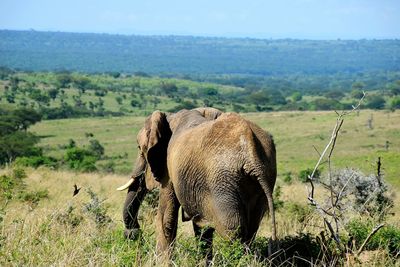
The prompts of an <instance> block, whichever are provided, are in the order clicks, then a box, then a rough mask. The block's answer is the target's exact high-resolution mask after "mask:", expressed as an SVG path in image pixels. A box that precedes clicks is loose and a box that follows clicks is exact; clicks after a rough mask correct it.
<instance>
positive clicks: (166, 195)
mask: <svg viewBox="0 0 400 267" xmlns="http://www.w3.org/2000/svg"><path fill="white" fill-rule="evenodd" d="M179 206H180V204H179V202H178V199H177V198H176V195H175V192H174V189H173V186H172V183H168V184H167V185H165V186H162V188H161V190H160V200H159V205H158V212H157V222H156V223H157V252H158V253H159V254H164V253H167V254H168V256H169V252H170V249H171V248H172V243H173V242H174V240H175V237H176V230H177V226H178V210H179Z"/></svg>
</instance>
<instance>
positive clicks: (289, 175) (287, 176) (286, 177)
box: [283, 172, 293, 184]
mask: <svg viewBox="0 0 400 267" xmlns="http://www.w3.org/2000/svg"><path fill="white" fill-rule="evenodd" d="M292 180H293V178H292V173H291V172H287V173H285V174H284V176H283V181H284V182H285V183H287V184H291V183H292Z"/></svg>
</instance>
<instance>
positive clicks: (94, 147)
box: [89, 139, 104, 159]
mask: <svg viewBox="0 0 400 267" xmlns="http://www.w3.org/2000/svg"><path fill="white" fill-rule="evenodd" d="M89 142H90V144H89V151H90V152H91V153H92V155H94V156H95V157H97V159H100V158H101V157H102V156H103V155H104V147H103V146H102V145H101V144H100V142H99V141H98V140H97V139H92V140H90V141H89Z"/></svg>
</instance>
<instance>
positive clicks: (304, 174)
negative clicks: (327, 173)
mask: <svg viewBox="0 0 400 267" xmlns="http://www.w3.org/2000/svg"><path fill="white" fill-rule="evenodd" d="M312 172H313V169H310V168H307V169H305V170H302V171H300V173H299V180H300V181H301V182H303V183H307V182H308V176H310V175H311V174H312ZM320 176H321V172H320V170H318V169H317V170H316V171H315V173H314V179H318V178H320Z"/></svg>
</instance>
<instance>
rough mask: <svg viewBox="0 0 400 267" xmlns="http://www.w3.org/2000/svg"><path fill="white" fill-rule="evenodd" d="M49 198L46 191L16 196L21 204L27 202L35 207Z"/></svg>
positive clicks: (23, 192)
mask: <svg viewBox="0 0 400 267" xmlns="http://www.w3.org/2000/svg"><path fill="white" fill-rule="evenodd" d="M48 197H49V191H48V190H47V189H44V190H38V191H22V192H20V193H19V194H18V199H19V200H21V201H23V202H28V203H29V204H30V205H37V204H38V203H39V201H40V200H42V199H44V198H48Z"/></svg>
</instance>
